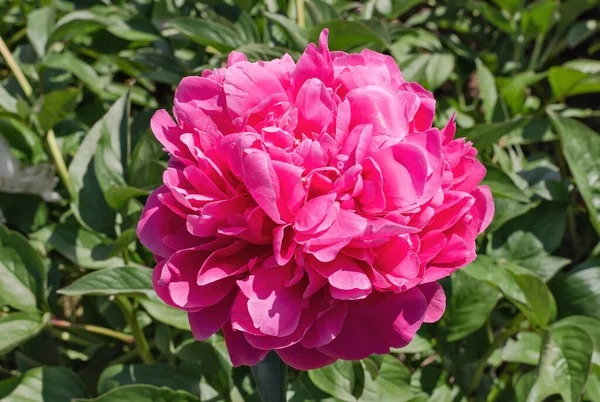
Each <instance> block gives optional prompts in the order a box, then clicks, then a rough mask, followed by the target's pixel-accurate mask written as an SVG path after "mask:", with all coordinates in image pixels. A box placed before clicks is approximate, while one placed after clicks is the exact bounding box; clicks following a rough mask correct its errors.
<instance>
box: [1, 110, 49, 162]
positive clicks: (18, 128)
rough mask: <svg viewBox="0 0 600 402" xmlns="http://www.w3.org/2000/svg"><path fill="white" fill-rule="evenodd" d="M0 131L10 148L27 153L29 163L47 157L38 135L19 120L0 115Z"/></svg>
mask: <svg viewBox="0 0 600 402" xmlns="http://www.w3.org/2000/svg"><path fill="white" fill-rule="evenodd" d="M0 133H1V134H2V136H3V137H4V138H6V139H7V140H8V142H9V143H10V145H11V147H12V148H15V149H17V150H19V151H21V152H23V153H24V154H25V155H27V159H28V160H30V161H31V163H38V162H42V161H45V160H47V159H48V157H47V156H46V152H45V151H44V146H43V144H42V140H41V138H40V136H39V135H38V134H37V133H35V132H34V131H33V130H31V129H30V128H29V127H27V126H26V125H24V124H23V123H22V122H21V121H19V120H17V119H15V118H12V117H0Z"/></svg>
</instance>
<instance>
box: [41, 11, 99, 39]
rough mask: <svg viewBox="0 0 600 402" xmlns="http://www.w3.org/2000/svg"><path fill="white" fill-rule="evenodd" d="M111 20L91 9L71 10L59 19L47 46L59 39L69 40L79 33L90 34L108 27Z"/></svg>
mask: <svg viewBox="0 0 600 402" xmlns="http://www.w3.org/2000/svg"><path fill="white" fill-rule="evenodd" d="M109 23H110V22H109V21H108V20H107V19H106V18H104V17H101V16H99V15H96V14H95V13H93V12H92V11H89V10H77V11H73V12H70V13H69V14H67V15H65V16H64V17H62V18H61V19H59V20H58V22H57V23H56V25H54V29H53V30H52V33H51V34H50V38H49V39H48V43H47V45H46V46H47V47H48V46H50V45H51V44H53V43H55V42H58V41H65V40H69V39H71V38H73V37H75V36H78V35H86V34H90V33H92V32H94V31H97V30H99V29H102V28H104V27H106V25H108V24H109Z"/></svg>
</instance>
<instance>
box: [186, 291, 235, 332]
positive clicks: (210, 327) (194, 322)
mask: <svg viewBox="0 0 600 402" xmlns="http://www.w3.org/2000/svg"><path fill="white" fill-rule="evenodd" d="M235 294H236V293H235V292H231V293H230V294H229V296H227V297H225V298H224V299H223V300H221V301H220V302H218V303H217V304H215V305H213V306H209V307H205V308H203V309H202V310H199V311H196V312H190V313H188V319H189V321H190V327H191V329H192V334H193V335H194V338H195V339H197V340H199V341H204V340H207V339H208V338H210V337H211V336H212V335H213V334H215V333H217V331H219V330H220V329H221V328H222V327H223V325H225V323H226V322H227V321H229V314H230V312H231V305H232V304H233V300H234V299H235Z"/></svg>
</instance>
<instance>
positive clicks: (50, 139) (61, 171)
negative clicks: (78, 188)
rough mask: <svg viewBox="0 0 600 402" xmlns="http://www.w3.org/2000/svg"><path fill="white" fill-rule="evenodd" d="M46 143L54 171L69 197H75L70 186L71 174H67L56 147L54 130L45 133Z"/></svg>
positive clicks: (67, 171) (63, 161) (60, 154)
mask: <svg viewBox="0 0 600 402" xmlns="http://www.w3.org/2000/svg"><path fill="white" fill-rule="evenodd" d="M46 143H47V144H48V150H49V151H50V155H51V156H52V159H53V160H54V165H55V166H56V171H57V173H58V176H59V177H60V180H62V182H63V184H64V186H65V188H66V189H67V192H68V193H69V197H70V198H71V199H73V198H75V192H74V191H73V187H72V186H71V176H69V170H68V169H67V165H66V164H65V160H64V159H63V157H62V153H61V152H60V148H59V147H58V143H57V142H56V136H55V135H54V130H52V129H50V130H48V133H47V134H46Z"/></svg>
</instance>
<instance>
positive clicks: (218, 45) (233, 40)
mask: <svg viewBox="0 0 600 402" xmlns="http://www.w3.org/2000/svg"><path fill="white" fill-rule="evenodd" d="M167 26H168V27H170V28H173V29H176V30H177V31H179V32H181V33H182V34H183V35H185V36H187V37H188V38H190V39H191V40H193V41H194V42H196V43H199V44H201V45H204V46H211V47H213V48H215V49H217V50H218V51H220V52H222V53H226V52H230V51H232V50H234V49H235V48H237V47H239V46H241V45H243V42H242V41H241V40H239V39H238V38H239V35H238V33H237V32H236V31H235V29H234V28H233V27H230V26H227V25H225V24H222V23H219V22H217V21H212V20H207V19H202V20H201V19H198V18H176V19H173V20H170V21H169V22H167Z"/></svg>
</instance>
